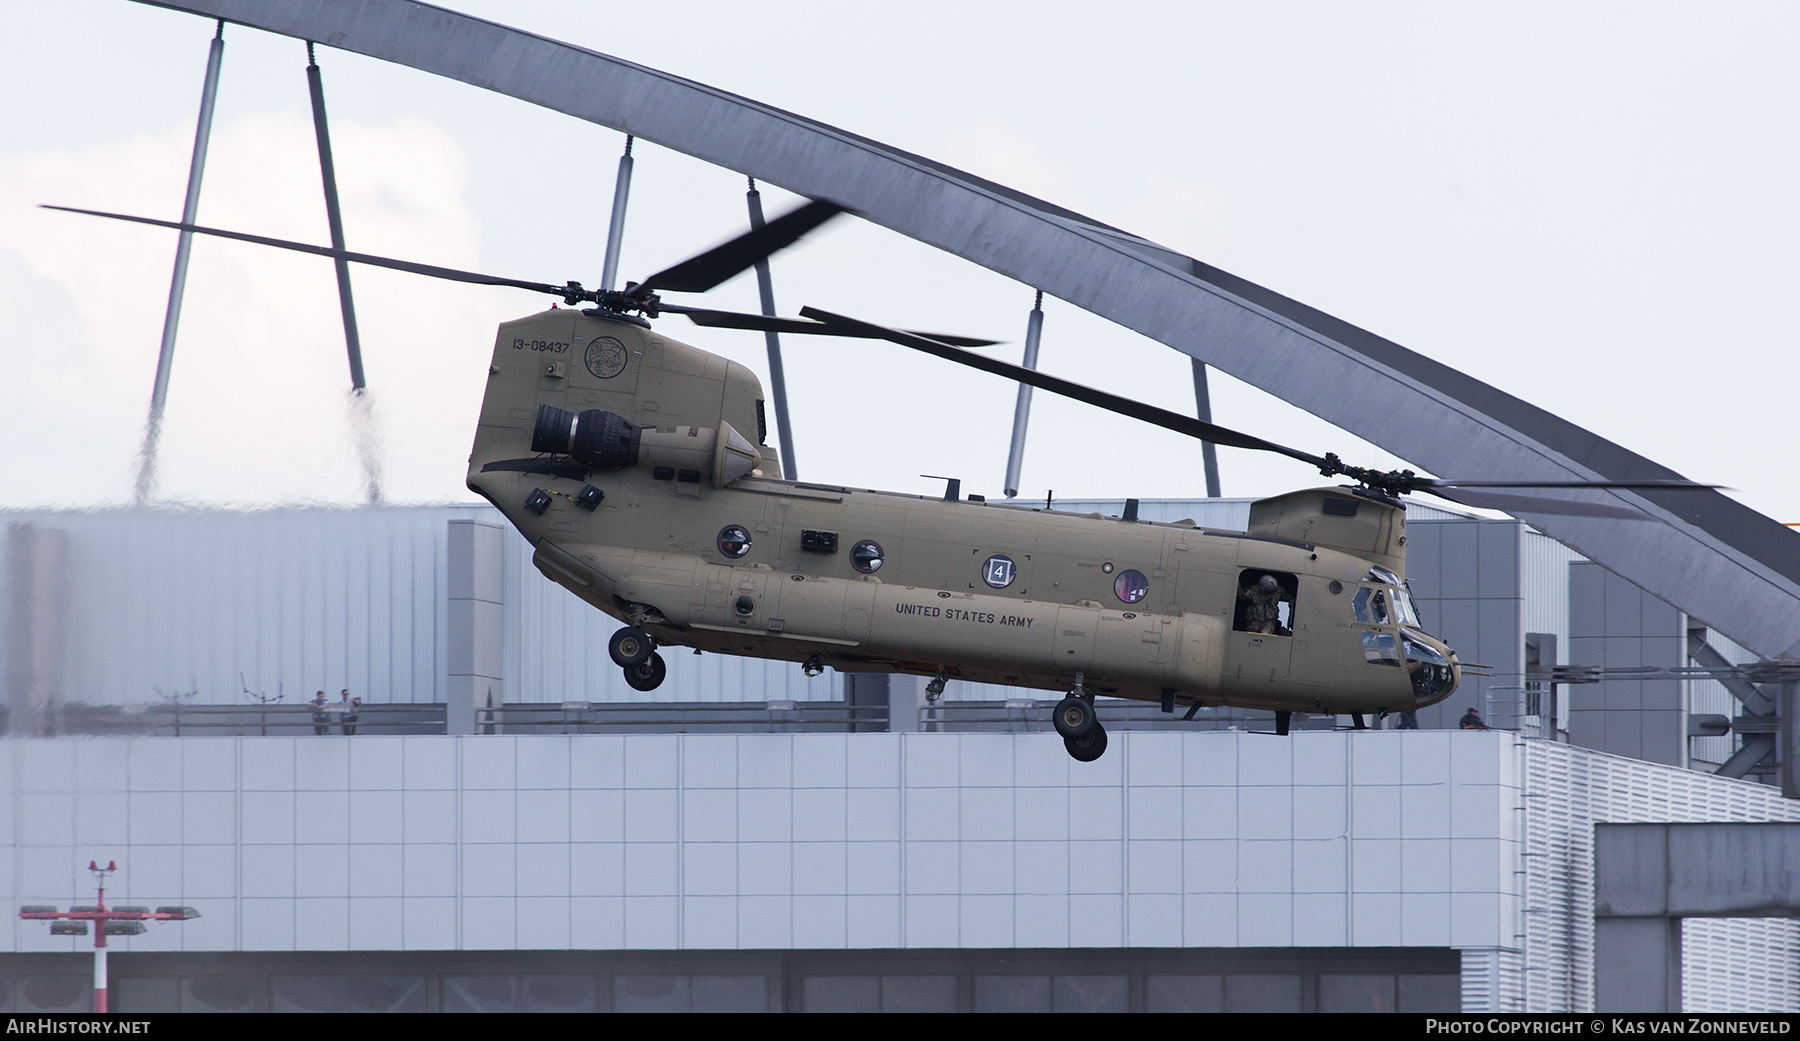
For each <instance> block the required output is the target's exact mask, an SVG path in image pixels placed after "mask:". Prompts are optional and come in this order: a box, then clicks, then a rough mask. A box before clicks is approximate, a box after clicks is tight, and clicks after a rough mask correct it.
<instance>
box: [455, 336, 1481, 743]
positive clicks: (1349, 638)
mask: <svg viewBox="0 0 1800 1041" xmlns="http://www.w3.org/2000/svg"><path fill="white" fill-rule="evenodd" d="M621 348H622V351H621ZM621 354H622V355H623V364H622V365H621ZM761 397H762V392H761V387H760V385H759V384H758V383H757V381H756V379H755V376H754V375H753V374H751V373H749V372H748V370H745V369H743V368H742V367H741V366H738V365H736V364H734V363H731V362H727V361H725V360H723V359H720V358H718V357H716V356H714V355H711V354H707V353H706V352H703V351H699V350H697V349H695V348H692V347H688V346H686V345H684V344H680V343H677V342H676V341H673V340H670V339H668V338H667V337H664V336H662V335H660V333H658V332H655V331H653V330H649V329H645V328H641V327H639V326H637V325H632V324H627V323H625V322H621V321H617V320H612V319H607V318H590V317H585V316H583V315H581V314H579V313H578V312H574V311H564V310H553V311H549V312H545V313H543V314H539V315H535V316H532V317H530V318H526V319H522V320H521V321H518V322H512V323H508V324H507V325H505V326H502V327H501V330H500V336H499V342H498V343H497V344H496V348H495V354H494V360H493V368H492V369H491V371H490V377H489V388H488V393H487V397H486V399H485V401H484V404H483V409H482V418H481V426H480V429H479V432H478V434H477V437H476V442H475V450H474V453H473V455H472V457H471V460H470V469H469V485H470V487H471V488H474V489H475V490H477V491H479V492H480V493H481V494H483V495H484V496H486V497H487V498H488V499H489V500H490V501H492V502H493V503H494V504H495V505H496V506H497V507H498V508H499V509H500V510H501V511H502V512H503V513H504V514H505V515H506V516H507V517H508V519H509V520H511V521H512V523H513V524H515V525H516V526H517V527H518V528H519V530H520V531H521V532H522V533H523V534H524V535H525V536H526V537H527V538H528V539H530V540H531V542H532V543H533V544H534V545H535V546H536V547H537V556H536V561H537V563H538V566H539V567H540V569H542V570H543V572H544V573H545V574H546V575H548V576H549V577H551V578H552V579H554V580H555V581H557V582H559V583H561V584H562V585H564V586H566V587H567V588H569V589H570V590H571V591H573V592H575V593H576V594H577V595H578V596H581V597H582V598H583V599H585V600H587V601H588V602H589V603H591V604H593V605H594V606H595V607H597V608H599V609H600V610H602V611H605V612H607V613H608V614H611V615H613V616H614V617H617V618H619V619H621V620H622V621H626V622H629V623H632V624H639V625H642V626H643V627H644V628H645V629H647V630H648V631H649V632H650V633H651V634H652V635H653V636H654V637H655V638H656V639H657V640H658V641H660V642H662V643H666V644H679V645H684V646H689V647H693V648H696V649H699V650H701V651H711V652H718V653H730V654H741V655H751V656H757V657H765V658H775V659H783V660H790V661H797V662H800V661H807V660H809V659H813V660H816V661H817V662H818V663H819V664H823V665H831V666H834V667H836V668H839V669H841V670H844V671H859V670H865V671H904V672H913V673H921V674H932V675H944V676H947V677H950V678H956V679H963V680H969V681H977V682H987V683H998V684H1015V685H1018V686H1022V687H1032V688H1043V689H1046V690H1067V689H1069V687H1070V685H1071V683H1072V682H1073V680H1074V677H1075V675H1076V674H1077V673H1080V674H1082V676H1083V677H1084V679H1085V683H1086V688H1087V690H1088V691H1090V692H1093V693H1101V694H1108V695H1116V696H1121V697H1129V698H1138V699H1143V700H1148V701H1157V700H1160V699H1162V698H1163V697H1164V696H1165V694H1167V693H1169V692H1173V693H1174V695H1175V697H1176V698H1177V700H1178V701H1180V702H1183V703H1186V702H1189V701H1193V700H1199V701H1201V702H1203V703H1205V704H1232V705H1243V706H1250V707H1260V708H1273V709H1288V710H1298V711H1325V710H1333V711H1338V712H1353V711H1354V712H1366V711H1386V710H1394V711H1398V710H1404V709H1410V708H1413V707H1415V706H1416V705H1417V704H1420V703H1422V702H1420V700H1419V699H1418V698H1416V697H1415V694H1414V689H1413V686H1412V685H1411V684H1410V683H1409V681H1408V677H1407V672H1406V670H1405V669H1403V668H1399V667H1396V666H1394V665H1392V664H1386V665H1384V664H1379V663H1371V661H1369V660H1368V658H1367V657H1366V656H1365V643H1364V634H1365V633H1367V632H1368V631H1369V630H1370V629H1371V628H1372V627H1371V626H1370V625H1369V624H1367V623H1366V622H1365V623H1363V624H1359V623H1358V621H1357V619H1356V617H1355V614H1354V613H1353V611H1352V607H1351V598H1352V596H1353V595H1354V594H1355V592H1356V590H1357V588H1358V583H1359V582H1360V581H1362V580H1363V579H1364V575H1365V572H1367V571H1368V570H1369V567H1370V564H1371V562H1372V561H1373V562H1376V563H1379V564H1381V565H1382V566H1383V567H1388V568H1390V569H1394V570H1396V571H1399V573H1401V574H1403V573H1404V572H1403V570H1402V569H1403V567H1404V560H1403V557H1402V556H1399V555H1398V554H1399V552H1400V551H1399V550H1397V549H1394V548H1393V547H1394V546H1404V542H1405V540H1404V537H1403V535H1401V534H1400V533H1399V532H1398V531H1394V532H1387V533H1385V534H1382V533H1381V532H1380V531H1377V537H1378V538H1382V539H1387V540H1388V542H1387V543H1383V544H1382V545H1381V546H1375V545H1372V546H1371V552H1368V553H1355V552H1345V551H1343V550H1341V549H1333V548H1329V547H1327V546H1324V545H1319V544H1316V543H1309V542H1305V541H1301V540H1299V539H1294V538H1293V537H1292V533H1290V532H1288V531H1286V530H1283V531H1281V532H1280V533H1279V534H1277V533H1275V531H1274V529H1273V528H1269V526H1268V525H1265V528H1268V530H1267V531H1266V532H1263V533H1260V534H1258V533H1256V532H1257V527H1256V525H1255V524H1254V523H1253V525H1252V532H1253V534H1250V535H1246V534H1245V533H1242V532H1225V531H1212V530H1206V529H1200V528H1196V527H1193V526H1192V525H1187V524H1176V525H1170V524H1150V523H1137V522H1126V521H1121V520H1118V519H1108V518H1103V517H1100V516H1098V515H1088V516H1082V515H1074V514H1068V513H1057V512H1051V511H1047V510H1043V509H1033V508H1028V507H1020V506H1010V505H999V504H986V503H976V502H958V501H945V500H943V499H938V498H932V497H921V496H913V495H901V494H895V493H889V492H879V491H868V490H863V489H852V488H846V487H838V486H828V485H819V484H804V483H791V482H786V481H782V480H779V479H776V478H775V476H774V474H776V473H778V470H779V468H778V467H777V466H776V465H774V456H773V453H772V452H771V451H769V450H768V449H767V448H761V449H760V452H761V453H762V460H761V465H760V466H759V467H757V468H756V469H755V470H753V471H752V472H751V473H749V474H747V475H745V476H742V477H737V478H735V479H732V480H729V481H728V483H725V484H723V485H720V484H717V483H715V476H716V474H715V473H714V472H713V471H712V470H710V469H708V468H707V466H706V465H705V463H704V460H705V459H706V458H707V452H708V451H710V449H706V448H704V446H705V445H710V444H712V443H713V442H712V441H708V440H707V439H708V438H714V439H716V438H718V437H720V436H721V435H720V433H719V431H721V430H726V431H729V430H736V431H739V432H742V433H743V434H744V436H745V437H747V438H749V440H751V441H757V442H760V440H761V437H760V436H759V427H760V425H761V424H760V420H759V416H758V414H757V413H758V409H759V407H760V405H759V403H760V399H761ZM540 405H550V406H553V407H555V408H558V409H566V410H568V411H570V412H572V413H575V412H581V411H583V410H593V409H601V410H607V411H610V412H612V413H615V414H617V415H619V416H622V417H624V418H625V419H626V420H628V421H629V422H631V423H633V424H636V425H638V426H639V427H642V428H644V429H645V430H646V431H654V432H655V433H656V437H654V438H651V437H646V438H645V440H644V444H645V445H646V446H648V445H651V444H652V442H653V441H654V442H655V443H656V444H657V445H668V444H673V445H680V444H682V443H691V444H692V445H693V446H694V447H693V451H692V452H691V453H690V454H691V455H692V457H693V459H694V460H695V462H694V464H693V465H692V466H691V467H679V466H674V465H669V466H662V467H658V466H657V465H656V460H654V459H652V458H650V455H652V454H654V453H652V452H650V451H649V450H648V449H646V452H645V457H644V458H643V459H641V460H639V461H638V462H637V463H636V464H635V465H630V466H622V467H619V468H616V469H592V470H588V471H586V472H577V471H576V470H572V469H570V468H568V467H564V468H562V469H561V470H557V469H556V468H554V467H549V466H545V467H541V468H539V469H537V470H536V471H535V472H533V471H532V470H531V469H530V467H531V465H532V463H531V460H532V459H533V458H534V455H533V453H532V452H531V451H530V443H531V440H532V432H533V421H534V416H535V414H536V410H537V408H538V407H539V406H540ZM658 451H664V452H665V455H664V456H661V457H659V458H672V457H669V456H667V455H666V450H664V449H658ZM493 464H501V465H499V466H497V467H496V466H495V465H493ZM727 473H729V471H727ZM584 485H587V486H591V487H593V488H595V489H598V490H599V491H600V492H602V493H603V497H602V498H601V500H600V502H599V503H598V505H596V506H593V507H592V508H591V509H590V508H584V507H583V506H582V505H581V504H579V503H578V502H577V498H576V497H577V494H578V492H579V491H580V489H581V488H582V487H583V486H584ZM539 490H541V491H544V492H547V493H549V503H548V505H547V506H546V507H545V508H544V509H543V510H542V512H541V513H540V512H537V511H535V510H533V509H530V508H527V505H526V503H527V500H528V498H529V497H531V496H532V494H533V492H535V491H539ZM590 494H591V493H590ZM1296 494H1300V493H1296ZM539 504H540V505H542V500H541V499H540V500H539ZM1315 512H1317V511H1316V510H1315ZM1394 514H1395V516H1397V517H1398V516H1400V515H1399V511H1397V510H1395V511H1394ZM1329 519H1330V518H1327V520H1329ZM1383 523H1387V524H1389V525H1390V526H1392V525H1403V523H1404V522H1403V517H1400V519H1399V520H1392V521H1389V520H1383ZM733 526H736V527H739V528H741V529H742V531H743V533H744V534H746V535H747V536H748V541H749V548H748V549H747V550H745V551H743V552H742V555H741V556H737V557H735V558H733V557H731V556H728V555H727V552H728V550H732V551H735V550H736V549H737V546H736V544H735V543H734V542H731V541H729V540H724V541H722V533H723V532H724V531H725V530H726V529H727V528H730V527H733ZM1306 530H1307V531H1311V529H1310V528H1308V529H1306ZM1321 530H1324V529H1321ZM1401 530H1403V528H1402V529H1401ZM807 532H816V533H825V534H829V535H832V536H835V540H834V541H835V550H834V551H832V552H821V551H819V550H820V549H822V548H823V546H822V545H821V540H819V539H818V538H816V537H815V538H814V539H812V540H811V543H812V547H813V548H812V549H808V548H803V546H804V545H805V544H806V542H807V541H808V540H806V539H805V538H803V534H804V533H807ZM1353 534H1354V533H1353ZM1334 537H1335V536H1334ZM1395 539H1397V542H1395V541H1394V540H1395ZM864 540H869V541H872V542H874V543H877V544H879V547H880V550H881V561H880V565H879V568H878V569H876V570H874V571H873V573H869V574H864V573H860V572H859V570H858V569H857V567H856V566H855V565H854V564H853V559H852V548H853V547H854V546H856V545H857V544H858V543H860V542H862V541H864ZM1378 550H1379V551H1378ZM996 557H1003V558H1005V560H1006V562H1007V565H1006V566H1003V567H1000V568H999V569H997V570H996V569H994V568H993V567H992V565H991V563H990V562H991V561H992V560H994V558H996ZM1396 564H1398V565H1399V567H1395V565H1396ZM1249 571H1269V572H1278V573H1281V574H1284V575H1289V576H1293V578H1294V583H1295V585H1296V586H1297V588H1295V589H1294V590H1292V591H1291V596H1290V597H1289V611H1290V617H1289V618H1288V623H1289V624H1288V625H1286V626H1284V627H1283V632H1282V634H1280V635H1275V634H1268V633H1255V632H1247V631H1240V629H1241V626H1240V628H1234V617H1237V618H1240V619H1241V617H1242V616H1241V613H1240V612H1239V600H1240V584H1241V583H1242V581H1243V576H1244V574H1245V573H1246V572H1249ZM1131 572H1135V573H1136V576H1140V577H1141V581H1139V580H1138V579H1136V578H1132V577H1130V576H1128V573H1131ZM990 578H993V579H994V580H993V581H990ZM1000 579H1004V582H1003V583H1001V582H999V580H1000ZM1334 590H1335V591H1334ZM1126 598H1130V602H1127V600H1126ZM1448 693H1449V691H1447V690H1446V691H1444V692H1443V693H1442V695H1441V696H1440V697H1435V698H1432V699H1430V700H1433V701H1435V700H1441V697H1442V696H1448Z"/></svg>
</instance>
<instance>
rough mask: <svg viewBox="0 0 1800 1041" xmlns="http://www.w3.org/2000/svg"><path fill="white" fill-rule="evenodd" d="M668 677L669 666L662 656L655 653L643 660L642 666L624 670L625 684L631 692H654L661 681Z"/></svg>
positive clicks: (633, 666)
mask: <svg viewBox="0 0 1800 1041" xmlns="http://www.w3.org/2000/svg"><path fill="white" fill-rule="evenodd" d="M668 675H669V666H668V664H667V663H665V662H664V661H663V656H662V655H660V654H658V653H656V652H655V651H651V652H650V657H648V658H646V659H644V661H643V663H642V664H639V665H630V666H627V667H626V669H625V682H626V683H628V684H630V685H631V689H632V690H655V689H656V688H658V687H660V686H662V681H663V680H664V679H665V678H666V677H667V676H668Z"/></svg>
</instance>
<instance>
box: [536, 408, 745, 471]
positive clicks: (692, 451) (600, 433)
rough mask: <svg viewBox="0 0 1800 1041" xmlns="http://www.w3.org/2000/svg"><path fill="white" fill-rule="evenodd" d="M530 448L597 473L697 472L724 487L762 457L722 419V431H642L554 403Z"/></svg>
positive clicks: (541, 417)
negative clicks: (641, 469) (638, 468)
mask: <svg viewBox="0 0 1800 1041" xmlns="http://www.w3.org/2000/svg"><path fill="white" fill-rule="evenodd" d="M531 450H532V451H533V452H549V453H552V454H555V455H566V456H568V457H569V458H571V459H573V460H575V461H576V462H578V463H581V464H582V465H584V466H591V467H593V468H594V469H596V470H622V469H624V468H625V467H628V466H651V467H657V466H667V467H672V468H674V469H675V470H677V471H681V470H693V471H698V472H700V473H705V474H710V475H711V477H712V482H713V484H714V485H715V486H718V487H721V488H722V487H724V486H725V485H728V484H730V483H731V482H733V481H735V480H737V479H738V478H740V477H742V476H744V475H745V474H747V473H749V472H750V471H752V470H754V469H756V467H757V464H758V463H760V462H761V459H762V457H761V456H760V455H759V454H758V453H757V451H756V446H755V445H752V444H751V443H750V442H749V441H748V440H746V439H745V438H744V436H743V435H742V434H739V433H738V432H737V431H736V430H733V429H732V427H731V424H730V423H726V422H724V421H723V420H721V421H720V423H719V426H718V428H717V429H714V428H713V427H696V426H667V427H640V426H637V425H636V424H633V423H631V422H628V421H627V420H626V419H625V417H624V416H621V415H619V414H618V413H616V412H608V411H606V410H604V409H597V408H591V409H588V410H587V411H585V412H581V413H574V412H569V411H566V410H564V409H560V408H557V407H555V406H554V405H539V406H538V410H537V421H536V423H534V424H533V426H532V430H531Z"/></svg>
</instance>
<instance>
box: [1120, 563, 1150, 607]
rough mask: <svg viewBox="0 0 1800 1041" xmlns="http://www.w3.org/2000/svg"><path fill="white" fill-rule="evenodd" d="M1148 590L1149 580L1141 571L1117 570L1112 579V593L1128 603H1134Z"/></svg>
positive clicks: (1145, 594)
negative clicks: (1116, 575) (1116, 576)
mask: <svg viewBox="0 0 1800 1041" xmlns="http://www.w3.org/2000/svg"><path fill="white" fill-rule="evenodd" d="M1149 592H1150V580H1149V579H1147V578H1145V577H1144V573H1143V572H1142V571H1137V570H1130V571H1121V572H1119V577H1118V578H1115V579H1113V595H1114V596H1116V597H1118V598H1119V599H1120V600H1122V601H1124V602H1125V603H1128V604H1135V603H1137V602H1138V601H1139V600H1142V599H1143V598H1144V597H1145V596H1147V595H1148V594H1149Z"/></svg>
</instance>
